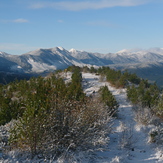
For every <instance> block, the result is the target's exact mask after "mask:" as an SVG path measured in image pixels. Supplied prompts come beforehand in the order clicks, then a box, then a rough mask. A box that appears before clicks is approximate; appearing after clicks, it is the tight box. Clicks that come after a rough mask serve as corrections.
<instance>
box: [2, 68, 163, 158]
mask: <svg viewBox="0 0 163 163" xmlns="http://www.w3.org/2000/svg"><path fill="white" fill-rule="evenodd" d="M67 72H71V74H72V75H71V81H69V82H66V81H65V80H64V78H63V77H62V75H61V74H63V73H67ZM82 72H89V73H95V74H97V75H99V76H101V78H102V79H105V80H106V81H107V82H109V83H110V84H111V85H112V86H114V87H116V88H126V89H127V97H128V99H129V100H130V101H131V102H132V103H133V105H134V106H135V107H134V109H135V112H139V113H141V114H142V113H143V114H145V111H146V109H147V110H148V111H149V112H150V114H151V115H155V116H157V117H158V118H159V119H160V121H161V120H162V118H163V105H162V104H163V96H162V94H161V91H160V90H159V88H158V87H157V85H156V84H150V83H149V82H148V81H147V80H144V79H140V78H139V77H137V76H136V75H135V74H130V73H128V72H127V71H126V72H124V73H122V72H121V71H116V70H113V69H110V68H109V67H100V68H98V69H95V68H94V67H91V68H88V67H83V68H80V67H76V66H70V67H68V68H67V69H66V70H63V71H57V72H55V73H51V74H49V75H48V76H47V77H32V78H30V79H29V80H20V81H18V80H15V81H13V82H11V83H9V84H6V85H3V84H1V85H0V101H1V102H0V125H6V124H8V123H10V122H13V124H12V127H11V129H10V131H9V133H10V134H9V137H8V138H7V139H8V140H7V141H6V142H5V143H6V144H5V145H4V146H3V148H4V149H5V148H6V146H9V147H10V150H15V149H19V150H20V151H21V152H22V153H23V152H27V151H29V152H30V155H31V158H34V157H35V156H36V155H38V154H41V155H43V156H44V157H47V156H48V157H49V158H50V157H51V156H53V157H55V158H57V157H59V156H60V155H62V154H63V153H64V152H65V151H66V150H69V151H71V152H74V151H78V150H87V149H94V148H97V147H99V146H103V145H104V144H105V143H106V144H107V141H108V140H107V138H108V134H109V132H110V128H109V127H108V124H109V123H111V121H112V117H116V112H117V110H118V107H119V104H118V102H117V101H116V99H115V97H114V96H113V95H112V93H111V92H110V91H109V89H108V87H107V86H103V87H101V88H100V89H99V91H98V94H97V95H96V96H86V94H85V93H84V91H83V86H82V80H83V79H82ZM141 114H140V115H141ZM148 121H149V119H148V118H147V119H143V121H142V123H144V124H147V123H148ZM154 134H155V135H151V136H152V137H153V141H155V136H156V135H157V134H158V133H154ZM100 139H102V140H103V141H101V142H99V140H100Z"/></svg>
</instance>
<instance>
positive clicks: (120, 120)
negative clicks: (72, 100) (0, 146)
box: [0, 72, 163, 163]
mask: <svg viewBox="0 0 163 163" xmlns="http://www.w3.org/2000/svg"><path fill="white" fill-rule="evenodd" d="M71 75H72V73H71V72H66V73H62V75H61V76H62V77H63V78H64V80H65V81H66V82H69V81H70V80H71ZM82 78H83V80H82V86H83V90H84V92H85V94H86V95H87V96H90V95H93V96H94V95H98V91H99V89H100V88H101V87H102V86H107V87H108V88H109V90H110V91H111V92H112V94H113V95H114V96H115V98H116V100H117V101H118V103H119V108H118V112H117V115H116V117H114V118H113V119H112V122H111V123H112V125H111V124H110V123H109V124H108V128H110V125H111V128H112V130H111V132H110V133H109V134H108V136H107V137H108V139H107V141H108V144H107V145H106V146H105V147H104V149H103V148H102V146H100V147H98V148H96V149H92V150H88V151H78V152H77V153H71V152H68V149H67V152H66V153H64V155H63V156H62V157H60V158H58V160H57V161H56V160H55V159H54V160H53V159H51V160H50V161H51V162H53V163H60V162H66V161H67V159H68V160H69V161H70V162H72V163H77V162H81V163H89V162H97V163H126V162H129V163H130V162H131V163H138V162H140V163H159V162H160V163H161V162H162V161H163V156H162V152H163V147H162V145H161V144H160V145H158V144H153V143H151V142H150V141H149V139H150V136H149V133H150V131H154V130H156V126H155V125H151V124H150V125H143V124H141V123H138V121H136V119H135V112H134V110H133V105H132V104H131V102H129V101H128V99H127V94H126V93H127V90H126V88H119V89H117V88H115V87H113V86H111V84H110V83H108V82H106V81H105V79H104V78H101V77H100V76H99V75H96V74H94V73H93V74H92V73H82ZM96 114H97V113H96ZM103 116H104V115H103ZM6 127H8V126H6ZM5 133H6V132H5V131H4V130H3V127H2V126H1V127H0V134H1V135H3V136H4V135H5ZM96 134H97V133H96ZM80 138H81V137H80V136H79V137H78V139H80ZM101 141H104V140H102V139H101ZM39 157H40V158H39ZM39 157H34V158H33V159H32V160H30V159H29V157H28V154H27V153H26V154H25V155H21V154H20V155H19V153H17V152H16V151H12V152H10V153H8V155H2V153H1V151H0V161H2V162H8V163H10V162H23V161H26V162H36V163H37V162H44V161H48V158H47V159H45V160H44V159H42V158H41V156H39ZM67 157H68V158H67Z"/></svg>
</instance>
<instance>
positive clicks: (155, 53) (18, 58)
mask: <svg viewBox="0 0 163 163" xmlns="http://www.w3.org/2000/svg"><path fill="white" fill-rule="evenodd" d="M70 65H77V66H84V65H88V66H91V65H93V66H110V67H112V68H116V69H121V70H125V69H128V70H129V71H131V72H135V73H137V74H138V75H140V76H141V77H146V78H148V79H150V80H153V76H155V77H156V78H155V81H156V80H158V78H160V76H163V71H162V70H163V48H154V49H149V50H137V51H130V50H126V49H124V50H121V51H119V52H117V53H108V54H101V53H92V52H86V51H78V50H75V49H71V50H66V49H64V48H62V47H55V48H49V49H37V50H35V51H30V52H28V53H25V54H22V55H10V54H7V53H5V52H0V71H5V72H14V73H28V74H29V73H45V72H51V71H54V70H58V69H64V68H67V67H68V66H70Z"/></svg>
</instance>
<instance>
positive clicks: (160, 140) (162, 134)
mask: <svg viewBox="0 0 163 163" xmlns="http://www.w3.org/2000/svg"><path fill="white" fill-rule="evenodd" d="M149 142H152V143H157V144H159V145H161V144H163V125H160V126H157V127H156V128H155V129H152V130H151V131H150V132H149Z"/></svg>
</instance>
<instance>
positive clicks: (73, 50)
mask: <svg viewBox="0 0 163 163" xmlns="http://www.w3.org/2000/svg"><path fill="white" fill-rule="evenodd" d="M69 52H71V53H76V52H77V50H76V49H74V48H72V49H70V50H69Z"/></svg>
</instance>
